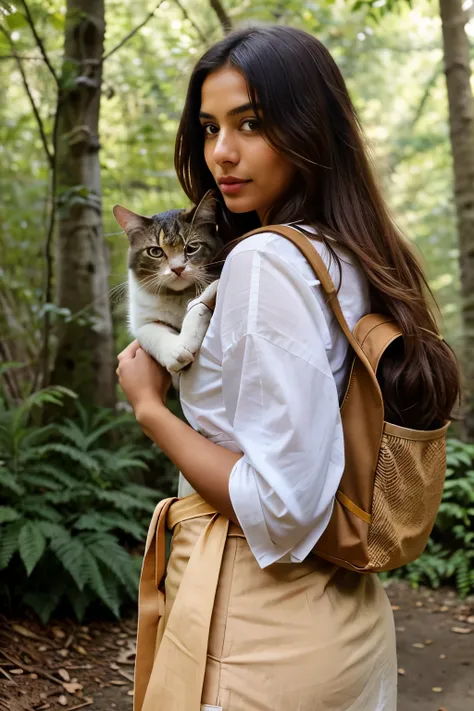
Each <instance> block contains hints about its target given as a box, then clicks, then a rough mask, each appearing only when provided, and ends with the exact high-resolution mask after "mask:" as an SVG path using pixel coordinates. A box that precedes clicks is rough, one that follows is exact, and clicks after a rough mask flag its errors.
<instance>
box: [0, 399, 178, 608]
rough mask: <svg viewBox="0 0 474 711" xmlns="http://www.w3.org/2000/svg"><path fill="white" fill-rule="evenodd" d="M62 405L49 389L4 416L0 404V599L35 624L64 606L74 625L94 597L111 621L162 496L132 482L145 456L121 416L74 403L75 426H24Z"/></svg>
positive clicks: (128, 420)
mask: <svg viewBox="0 0 474 711" xmlns="http://www.w3.org/2000/svg"><path fill="white" fill-rule="evenodd" d="M62 397H64V393H63V392H61V391H60V390H59V389H58V388H49V389H46V390H42V391H40V392H38V393H35V394H34V395H33V396H31V397H30V398H28V399H27V400H25V402H24V403H22V404H21V405H19V406H17V407H13V408H9V407H8V406H7V405H6V404H5V402H4V401H2V400H1V398H0V498H1V500H2V503H3V504H4V505H2V506H1V507H0V570H1V571H2V580H3V581H5V582H4V583H3V585H2V587H1V588H0V594H1V595H2V596H3V597H4V598H5V600H7V601H8V600H9V599H10V600H21V601H22V602H23V603H24V604H26V605H28V606H29V607H31V608H33V609H34V611H35V612H36V613H37V614H38V615H39V617H40V618H41V620H42V621H43V622H46V621H47V620H48V618H49V617H50V615H51V614H52V613H53V612H54V611H55V609H56V608H57V607H58V606H59V605H63V606H64V604H65V603H66V604H69V606H70V607H71V608H72V610H73V611H74V613H75V614H76V616H77V618H79V619H82V618H83V616H84V614H85V613H86V610H87V608H88V607H89V605H90V604H91V603H93V602H94V601H95V600H97V599H98V600H100V601H101V602H102V603H103V604H104V605H105V606H106V607H107V608H108V609H109V610H110V611H111V612H112V613H113V614H114V615H115V616H117V617H118V616H119V614H120V607H121V605H122V604H123V603H124V602H125V601H126V600H128V599H135V597H136V593H137V583H138V573H139V568H140V563H141V551H135V550H134V549H135V548H136V547H137V545H138V543H139V542H142V541H143V540H144V538H145V536H146V527H147V524H148V522H149V519H150V515H151V513H152V512H153V510H154V507H155V504H156V502H157V501H158V500H159V499H160V498H163V496H164V495H165V494H164V493H163V492H160V491H157V490H155V489H152V488H150V487H147V486H144V485H142V484H140V483H137V482H136V481H133V478H134V477H137V475H138V474H139V473H140V472H141V471H144V472H145V473H147V472H148V468H149V463H150V461H151V460H152V459H153V458H154V457H155V454H154V453H153V450H152V447H151V445H150V444H149V442H148V441H146V443H144V440H143V438H142V437H141V433H139V430H138V427H137V425H136V423H135V420H134V418H133V417H132V416H131V415H129V414H123V415H120V416H118V415H116V414H113V413H111V412H110V411H107V410H99V411H94V412H88V411H87V410H86V409H85V408H84V407H83V406H81V405H80V404H78V405H77V414H78V419H76V420H72V419H62V420H60V421H58V422H52V423H50V424H46V425H39V424H35V423H34V421H33V418H32V414H33V409H34V408H42V407H43V406H44V405H46V404H50V403H56V404H57V403H58V402H60V401H61V399H62ZM134 439H135V441H134Z"/></svg>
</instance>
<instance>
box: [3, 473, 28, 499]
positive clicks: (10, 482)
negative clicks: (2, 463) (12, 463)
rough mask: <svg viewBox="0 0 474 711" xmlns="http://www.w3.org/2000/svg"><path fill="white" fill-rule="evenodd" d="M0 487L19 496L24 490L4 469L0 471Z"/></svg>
mask: <svg viewBox="0 0 474 711" xmlns="http://www.w3.org/2000/svg"><path fill="white" fill-rule="evenodd" d="M0 486H3V487H4V488H5V489H9V490H10V491H13V492H14V493H15V494H19V495H20V496H21V494H24V493H25V489H24V487H23V486H22V485H21V484H20V483H19V482H18V479H17V477H15V476H14V475H13V474H12V473H11V472H9V471H7V470H6V469H0Z"/></svg>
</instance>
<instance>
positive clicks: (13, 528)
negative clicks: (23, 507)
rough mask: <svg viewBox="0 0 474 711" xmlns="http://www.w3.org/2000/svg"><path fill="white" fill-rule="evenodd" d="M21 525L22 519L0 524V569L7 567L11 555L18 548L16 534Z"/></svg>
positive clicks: (18, 532) (17, 534)
mask: <svg viewBox="0 0 474 711" xmlns="http://www.w3.org/2000/svg"><path fill="white" fill-rule="evenodd" d="M22 526H23V521H15V522H14V523H10V524H7V525H6V526H0V570H3V569H4V568H6V567H7V565H8V563H9V562H10V560H11V558H12V556H13V554H14V553H16V551H17V550H18V536H19V534H20V531H21V529H22Z"/></svg>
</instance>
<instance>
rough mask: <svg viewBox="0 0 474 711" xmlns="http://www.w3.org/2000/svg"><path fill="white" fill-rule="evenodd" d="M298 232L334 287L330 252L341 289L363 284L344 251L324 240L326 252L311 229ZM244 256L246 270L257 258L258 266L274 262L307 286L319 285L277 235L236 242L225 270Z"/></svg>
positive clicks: (303, 259) (301, 227) (305, 263)
mask: <svg viewBox="0 0 474 711" xmlns="http://www.w3.org/2000/svg"><path fill="white" fill-rule="evenodd" d="M290 226H291V225H290ZM298 228H299V232H300V234H301V233H303V234H304V235H305V236H306V237H307V238H308V241H309V242H310V243H311V244H312V245H313V247H314V248H315V249H316V250H317V251H318V252H319V254H320V256H321V258H322V260H323V262H324V264H325V265H326V267H327V269H328V270H329V273H330V275H331V277H332V279H333V281H334V282H335V284H336V285H337V286H338V284H339V268H338V266H337V264H336V260H335V259H334V254H332V253H331V252H332V251H334V253H335V254H336V255H337V257H338V258H339V262H340V264H341V277H342V283H343V285H344V286H345V287H346V288H347V287H349V288H350V285H351V284H353V283H354V282H356V283H357V284H359V283H362V284H363V283H364V281H365V279H364V275H363V272H362V270H361V269H360V265H359V264H358V260H357V259H356V258H355V257H354V255H353V254H352V253H351V252H350V251H349V250H348V249H346V248H345V247H343V246H342V245H340V244H339V243H338V242H337V240H335V239H333V238H331V237H327V238H326V239H327V242H328V243H329V244H330V245H331V249H329V248H328V246H327V244H326V243H325V242H324V241H323V240H321V239H320V238H319V237H318V235H317V233H316V230H315V229H314V228H313V227H310V226H307V225H298ZM313 235H314V236H313ZM244 254H246V255H247V258H248V259H247V260H245V261H246V264H247V266H248V264H249V261H252V262H253V261H254V260H253V257H257V256H258V261H259V262H260V261H261V259H268V260H270V261H274V260H278V262H280V263H281V264H286V266H287V267H290V268H291V270H292V271H296V272H297V273H298V274H299V275H300V276H301V277H302V278H303V279H304V280H305V281H306V282H307V283H309V284H311V285H315V284H317V283H319V281H318V279H317V278H316V275H315V273H314V271H313V269H312V267H311V265H310V264H309V262H308V260H307V259H306V257H305V256H304V255H303V254H302V252H301V251H300V250H299V249H298V247H297V246H296V245H295V244H293V242H291V241H290V240H288V239H286V238H285V237H283V236H282V235H280V234H278V233H277V232H273V231H271V230H269V231H268V232H259V233H257V234H254V235H251V236H250V237H247V238H246V239H244V240H242V241H241V242H239V243H238V244H237V245H236V246H235V247H234V248H233V249H232V251H231V252H230V253H229V255H228V257H227V260H226V263H227V264H226V266H227V268H228V269H229V268H230V265H231V263H232V262H233V261H234V260H235V258H236V257H237V258H238V257H239V255H244ZM235 261H237V262H241V261H243V260H242V259H237V260H235Z"/></svg>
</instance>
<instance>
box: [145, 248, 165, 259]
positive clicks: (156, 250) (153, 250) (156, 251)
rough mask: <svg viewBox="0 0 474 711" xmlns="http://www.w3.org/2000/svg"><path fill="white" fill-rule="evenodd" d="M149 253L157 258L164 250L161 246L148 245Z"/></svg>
mask: <svg viewBox="0 0 474 711" xmlns="http://www.w3.org/2000/svg"><path fill="white" fill-rule="evenodd" d="M147 254H148V255H149V256H150V257H153V258H154V259H157V258H158V257H162V256H163V254H164V252H163V250H162V249H161V247H148V249H147Z"/></svg>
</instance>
